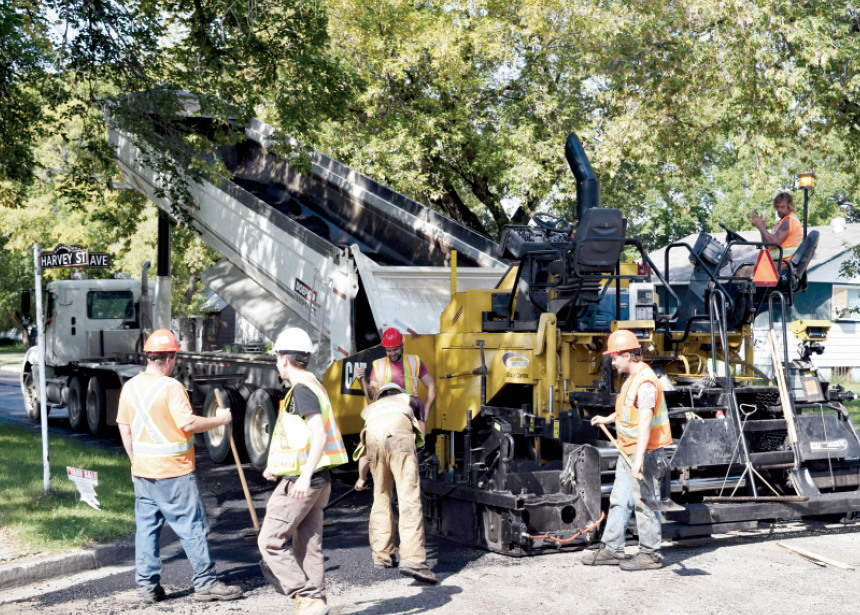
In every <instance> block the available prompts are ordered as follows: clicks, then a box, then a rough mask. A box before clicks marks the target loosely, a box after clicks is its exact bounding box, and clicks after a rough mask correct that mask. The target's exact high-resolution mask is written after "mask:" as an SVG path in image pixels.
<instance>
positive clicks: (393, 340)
mask: <svg viewBox="0 0 860 615" xmlns="http://www.w3.org/2000/svg"><path fill="white" fill-rule="evenodd" d="M402 345H403V334H402V333H400V331H398V330H397V329H395V328H394V327H391V328H389V329H386V330H385V333H383V334H382V347H383V348H397V347H398V346H402Z"/></svg>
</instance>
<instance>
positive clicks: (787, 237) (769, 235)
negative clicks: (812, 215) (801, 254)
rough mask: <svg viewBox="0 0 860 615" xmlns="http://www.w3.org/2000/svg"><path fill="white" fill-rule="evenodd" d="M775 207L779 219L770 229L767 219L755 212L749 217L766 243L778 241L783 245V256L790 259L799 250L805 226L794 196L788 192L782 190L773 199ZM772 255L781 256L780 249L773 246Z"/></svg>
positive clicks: (774, 256) (773, 256)
mask: <svg viewBox="0 0 860 615" xmlns="http://www.w3.org/2000/svg"><path fill="white" fill-rule="evenodd" d="M773 209H774V211H775V212H776V215H777V221H776V224H774V225H773V229H771V230H770V231H768V230H767V221H766V220H765V219H764V218H762V217H761V216H759V215H758V214H756V213H755V212H751V213H750V215H749V219H750V222H752V224H753V226H754V227H756V228H757V229H758V232H759V234H760V235H761V240H762V241H763V242H766V243H778V244H779V245H780V246H782V258H783V259H784V260H790V259H791V256H792V255H793V254H794V253H795V252H796V251H797V246H799V245H800V242H801V241H803V227H802V226H801V224H800V220H798V219H797V216H796V215H795V213H794V211H795V209H796V205H795V204H794V197H792V196H791V194H790V193H788V192H780V193H779V194H777V195H776V196H775V197H774V199H773ZM770 255H771V257H772V258H779V250H777V249H776V248H771V249H770Z"/></svg>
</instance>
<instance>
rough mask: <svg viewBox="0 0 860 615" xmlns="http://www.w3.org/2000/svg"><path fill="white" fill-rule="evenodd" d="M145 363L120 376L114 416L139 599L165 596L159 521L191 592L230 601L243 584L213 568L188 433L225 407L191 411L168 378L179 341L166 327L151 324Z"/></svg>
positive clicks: (223, 416)
mask: <svg viewBox="0 0 860 615" xmlns="http://www.w3.org/2000/svg"><path fill="white" fill-rule="evenodd" d="M143 351H144V352H145V353H146V369H145V370H144V371H143V372H141V373H140V374H138V375H137V376H135V377H134V378H132V379H131V380H129V381H128V382H126V383H125V385H124V386H123V387H122V392H121V393H120V396H119V411H118V413H117V418H116V422H117V425H118V426H119V433H120V436H121V437H122V444H123V446H124V447H125V451H126V453H128V457H129V459H131V476H132V480H133V482H134V518H135V523H136V525H137V533H136V536H135V567H136V574H135V578H136V580H137V584H138V587H139V588H140V593H141V596H142V597H143V601H144V602H149V603H152V602H160V601H161V600H164V598H165V597H166V594H165V591H164V588H163V587H162V586H161V572H162V569H163V566H162V564H161V558H160V556H159V537H160V536H161V528H163V527H164V523H165V522H167V523H168V524H169V525H170V527H171V529H172V530H173V531H174V532H175V533H176V535H177V536H179V538H180V540H181V541H182V546H183V548H184V549H185V554H186V555H187V556H188V560H189V561H190V562H191V567H192V568H193V569H194V577H193V582H194V598H195V599H196V600H202V601H207V602H208V601H212V600H235V599H236V598H241V597H242V589H241V588H240V587H238V586H236V585H225V584H224V583H222V582H221V581H218V579H217V577H216V575H215V561H214V560H213V559H212V557H211V555H210V554H209V543H208V542H207V540H206V535H207V534H208V533H209V524H208V522H207V520H206V511H205V510H204V508H203V497H202V496H201V495H200V487H199V486H198V485H197V479H196V478H195V476H194V434H196V433H202V432H204V431H208V430H210V429H215V428H216V427H222V426H226V425H229V424H230V420H231V414H230V409H229V408H219V409H218V411H217V412H216V413H215V416H213V417H206V416H196V415H195V414H194V412H193V411H192V409H191V402H190V401H188V393H186V391H185V387H183V386H182V384H181V383H180V382H179V381H177V380H174V379H173V378H171V377H170V375H171V374H172V373H173V369H174V368H175V367H176V353H177V352H178V351H179V344H178V343H177V341H176V337H175V336H174V335H173V332H172V331H168V330H167V329H158V330H157V331H154V332H153V333H152V335H150V336H149V338H148V339H147V340H146V344H145V345H144V347H143Z"/></svg>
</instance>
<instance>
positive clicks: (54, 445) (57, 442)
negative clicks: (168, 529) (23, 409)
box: [0, 425, 135, 553]
mask: <svg viewBox="0 0 860 615" xmlns="http://www.w3.org/2000/svg"><path fill="white" fill-rule="evenodd" d="M49 453H50V460H51V490H50V491H49V492H48V493H45V492H44V489H43V469H42V439H41V434H39V433H38V432H36V431H32V430H29V429H26V428H19V427H16V426H11V425H0V502H2V506H0V531H2V532H3V533H4V534H5V535H7V536H8V537H9V538H11V539H12V540H13V541H14V542H15V543H16V544H18V545H19V546H20V547H22V548H26V549H27V550H29V551H38V552H49V553H50V552H56V551H62V550H65V549H69V548H71V547H86V546H90V545H92V544H94V543H98V542H105V541H109V540H112V539H116V538H119V537H123V536H128V535H130V534H132V533H133V532H134V527H135V524H134V485H133V484H132V482H131V466H130V464H129V460H128V458H127V457H126V456H125V455H118V454H116V453H110V452H107V451H102V450H98V449H93V448H87V447H85V446H82V445H81V444H78V443H77V442H72V441H69V440H65V439H62V438H54V439H52V440H51V441H50V442H49ZM66 466H72V467H76V468H84V469H87V470H95V471H96V472H98V475H99V484H98V486H97V487H96V493H97V494H98V500H99V502H100V503H101V509H102V510H101V511H97V510H95V509H93V508H90V506H88V505H87V504H84V503H82V502H78V501H77V489H76V488H75V485H74V483H72V482H71V481H70V480H69V479H68V477H67V475H66Z"/></svg>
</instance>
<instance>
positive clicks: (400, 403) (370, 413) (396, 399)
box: [352, 393, 424, 461]
mask: <svg viewBox="0 0 860 615" xmlns="http://www.w3.org/2000/svg"><path fill="white" fill-rule="evenodd" d="M410 398H411V396H410V395H409V394H408V393H401V394H400V395H388V396H386V397H383V398H382V399H380V400H379V401H375V402H373V403H372V404H370V405H369V406H367V407H366V408H365V409H364V410H362V411H361V418H363V419H364V423H365V427H366V426H367V424H368V423H370V422H371V421H374V420H376V419H378V418H379V417H382V416H390V415H392V414H400V415H404V416H406V417H407V418H408V419H409V421H410V422H411V423H412V433H413V434H415V446H417V447H418V448H421V447H422V446H424V435H423V434H422V433H421V427H420V426H419V425H418V420H417V419H416V418H415V414H414V413H413V412H412V407H411V406H410V405H409V400H410ZM363 436H364V430H362V438H361V444H359V446H358V447H357V448H356V449H355V451H354V452H353V454H352V460H353V461H358V459H359V458H360V457H361V456H362V455H364V453H365V450H366V445H365V444H364V437H363Z"/></svg>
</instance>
